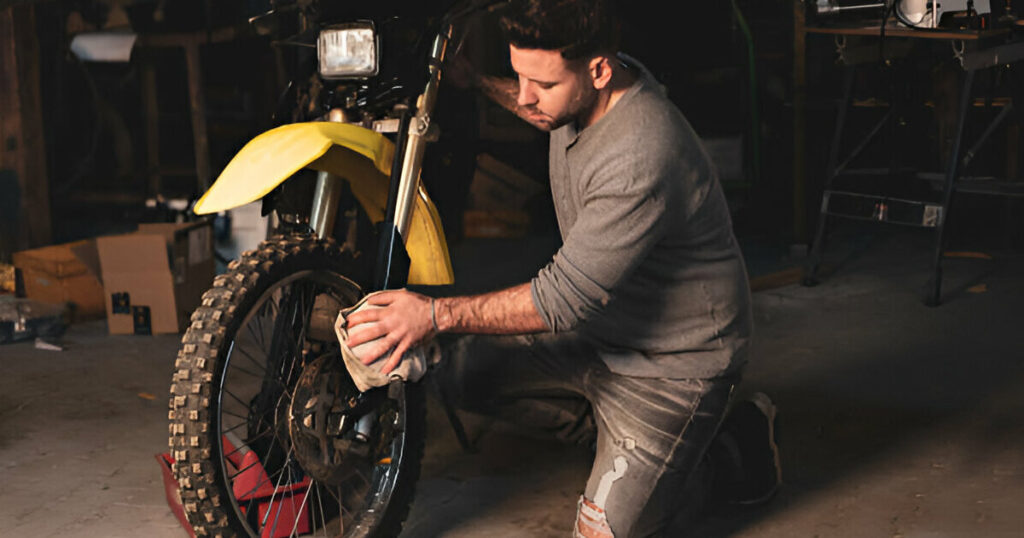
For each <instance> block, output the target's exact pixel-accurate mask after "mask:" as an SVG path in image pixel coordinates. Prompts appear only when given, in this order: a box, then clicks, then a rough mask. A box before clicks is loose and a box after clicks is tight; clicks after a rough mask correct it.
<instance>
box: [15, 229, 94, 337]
mask: <svg viewBox="0 0 1024 538" xmlns="http://www.w3.org/2000/svg"><path fill="white" fill-rule="evenodd" d="M89 250H95V248H94V247H93V246H92V241H91V240H89V241H76V242H74V243H65V244H63V245H53V246H49V247H43V248H37V249H32V250H23V251H21V252H15V253H14V256H13V257H14V266H15V267H16V268H17V269H18V270H19V271H20V272H21V276H22V281H23V282H24V283H25V296H26V297H28V298H29V299H32V300H35V301H39V302H41V303H49V304H64V303H66V302H71V303H74V305H75V319H77V320H83V319H99V318H102V317H103V316H105V315H106V308H105V307H104V294H103V285H102V284H101V283H100V280H99V278H98V277H97V274H98V272H97V271H93V270H90V269H89V267H88V264H87V263H86V262H83V261H82V259H81V256H89V253H88V251H89ZM93 257H95V253H93Z"/></svg>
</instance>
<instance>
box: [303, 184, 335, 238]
mask: <svg viewBox="0 0 1024 538" xmlns="http://www.w3.org/2000/svg"><path fill="white" fill-rule="evenodd" d="M341 191H342V179H341V178H340V177H338V176H335V175H333V174H329V173H327V172H317V173H316V190H315V191H313V209H312V210H311V211H310V213H309V226H310V228H313V231H314V232H316V235H317V237H319V238H320V239H326V238H328V237H330V235H331V234H332V233H333V232H334V221H335V219H336V218H337V216H338V200H340V199H341Z"/></svg>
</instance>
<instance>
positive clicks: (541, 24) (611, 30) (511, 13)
mask: <svg viewBox="0 0 1024 538" xmlns="http://www.w3.org/2000/svg"><path fill="white" fill-rule="evenodd" d="M501 28H502V30H503V31H504V33H505V38H506V39H507V40H508V42H509V43H511V44H512V45H514V46H515V47H516V48H522V49H544V50H557V51H561V53H562V57H563V58H565V59H566V60H575V59H578V58H586V57H589V56H593V55H595V54H599V53H602V52H615V51H616V49H617V48H618V45H619V43H618V38H619V29H618V21H617V20H616V18H615V14H614V8H613V6H612V0H512V1H511V2H509V5H508V6H507V7H506V8H505V10H504V13H503V14H502V17H501Z"/></svg>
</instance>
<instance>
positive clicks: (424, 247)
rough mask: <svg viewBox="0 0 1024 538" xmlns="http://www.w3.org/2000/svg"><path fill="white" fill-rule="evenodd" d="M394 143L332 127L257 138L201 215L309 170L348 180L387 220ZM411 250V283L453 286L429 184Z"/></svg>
mask: <svg viewBox="0 0 1024 538" xmlns="http://www.w3.org/2000/svg"><path fill="white" fill-rule="evenodd" d="M393 155H394V144H392V143H391V141H390V140H388V139H387V138H386V137H384V136H383V135H381V134H380V133H376V132H374V131H371V130H369V129H364V128H363V127H359V126H356V125H349V124H345V123H333V122H311V123H293V124H289V125H284V126H281V127H278V128H276V129H272V130H270V131H267V132H265V133H263V134H261V135H259V136H257V137H256V138H254V139H252V141H250V142H249V143H248V144H246V145H245V147H243V148H242V150H241V151H239V152H238V154H237V155H235V157H234V158H233V159H231V162H230V163H228V165H227V166H226V167H225V168H224V171H223V172H222V173H221V174H220V177H218V178H217V181H216V182H214V184H213V186H211V187H210V190H208V191H206V194H204V195H203V197H202V198H200V199H199V201H198V202H196V205H195V212H196V213H197V214H200V215H202V214H207V213H216V212H218V211H225V210H228V209H232V208H235V207H238V206H241V205H245V204H247V203H250V202H254V201H256V200H259V199H260V198H263V197H264V196H266V195H267V194H268V193H269V192H270V191H272V190H274V188H275V187H277V186H278V185H280V184H281V183H283V182H284V181H285V180H286V179H288V178H289V177H291V176H293V175H294V174H295V173H296V172H298V171H299V170H301V169H302V168H305V167H309V168H312V169H314V170H320V171H324V172H329V173H331V174H334V175H337V176H339V177H342V178H344V179H346V180H347V181H348V182H349V184H350V185H351V188H352V193H353V194H354V195H355V197H356V199H358V200H359V203H360V204H362V206H363V208H364V209H365V210H366V214H367V215H368V216H369V217H370V220H372V221H373V222H374V223H377V222H380V221H382V220H384V216H385V214H384V212H385V211H386V208H387V198H388V184H389V175H390V173H391V160H392V157H393ZM405 239H406V241H405V247H406V250H407V251H408V252H409V258H410V259H411V260H412V264H411V265H410V267H409V284H420V285H441V284H451V283H452V282H454V280H455V278H454V274H453V272H452V265H451V259H450V257H449V255H448V244H447V242H446V241H445V238H444V231H443V229H442V228H441V219H440V217H439V216H438V214H437V208H435V207H434V203H433V202H432V201H431V200H430V197H428V196H427V193H426V191H425V190H424V189H423V187H422V185H421V186H420V189H419V196H417V197H416V205H415V207H414V208H413V212H412V220H411V223H410V226H409V234H408V237H407V238H405Z"/></svg>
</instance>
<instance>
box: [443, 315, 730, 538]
mask: <svg viewBox="0 0 1024 538" xmlns="http://www.w3.org/2000/svg"><path fill="white" fill-rule="evenodd" d="M443 349H444V361H443V362H442V364H441V367H440V368H439V369H438V370H437V372H436V375H437V376H438V381H439V383H440V384H441V386H442V387H443V389H444V391H445V392H446V393H447V395H448V397H449V398H450V400H451V402H452V403H453V404H454V405H455V406H456V407H458V408H461V409H465V410H467V411H472V412H477V413H483V414H487V415H491V416H496V417H498V418H503V419H507V420H510V421H512V422H515V423H517V424H523V425H526V426H529V427H533V428H541V429H543V430H546V431H548V432H550V433H551V434H553V435H554V436H556V437H558V438H560V439H562V440H563V441H567V442H573V443H579V444H587V445H593V446H595V447H596V454H595V458H594V464H593V467H592V468H591V471H590V478H589V479H588V480H587V485H586V489H585V490H584V494H583V497H582V498H581V499H580V503H579V510H578V512H577V522H576V534H574V535H575V536H584V537H589V536H600V537H602V538H606V537H610V536H615V537H616V538H626V537H634V536H636V537H641V536H642V537H647V536H675V535H677V534H679V533H680V532H679V530H676V526H677V525H678V524H679V520H678V517H679V515H680V514H681V513H685V512H687V510H688V509H691V508H692V507H693V506H699V505H700V504H701V502H702V499H701V494H702V493H703V489H702V488H701V487H693V484H687V480H688V479H689V478H690V477H691V475H692V474H694V471H695V470H696V469H697V468H698V467H707V466H706V465H701V463H702V460H703V456H704V452H705V451H706V450H707V448H708V446H709V445H710V443H711V440H712V438H713V437H714V435H715V432H716V431H717V429H718V426H719V424H720V423H721V420H722V416H723V414H724V412H725V410H726V408H727V406H728V403H729V398H730V395H731V393H732V389H733V386H734V385H735V383H736V382H737V381H738V376H731V377H723V378H714V379H663V378H641V377H628V376H622V375H618V374H614V373H612V372H610V371H609V370H608V368H607V367H606V366H605V364H604V362H603V361H602V360H601V359H600V357H599V351H598V350H597V349H596V348H595V347H594V346H593V345H592V344H590V343H589V342H587V341H586V340H584V339H581V338H579V337H577V336H576V335H575V334H573V333H560V334H537V335H523V336H463V337H459V338H458V339H456V340H454V341H452V342H450V343H447V344H445V345H444V347H443Z"/></svg>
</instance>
